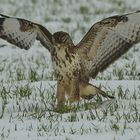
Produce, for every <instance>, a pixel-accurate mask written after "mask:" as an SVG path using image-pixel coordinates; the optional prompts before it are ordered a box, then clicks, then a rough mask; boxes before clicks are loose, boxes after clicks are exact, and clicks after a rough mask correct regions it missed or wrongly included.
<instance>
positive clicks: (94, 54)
mask: <svg viewBox="0 0 140 140" xmlns="http://www.w3.org/2000/svg"><path fill="white" fill-rule="evenodd" d="M0 38H2V39H5V40H7V41H8V42H10V43H12V44H15V45H16V46H18V47H20V48H23V49H29V48H30V47H31V45H32V44H33V43H34V41H35V40H36V39H37V40H39V41H40V42H41V44H42V45H43V46H44V47H45V48H47V49H48V50H49V52H50V54H51V58H52V62H53V66H54V69H55V74H56V79H57V102H58V105H63V104H64V103H65V93H67V94H68V95H69V101H70V103H72V102H73V101H75V100H79V99H80V97H82V98H85V99H90V98H92V97H93V96H94V95H96V94H101V95H102V96H104V97H109V98H113V97H112V96H110V95H108V94H106V93H105V92H103V91H102V90H100V89H99V88H97V87H95V86H93V85H91V84H89V80H90V78H95V77H96V76H97V74H98V73H99V72H102V71H104V70H105V69H106V68H107V67H108V66H109V65H110V64H111V63H113V62H114V61H115V60H117V59H118V58H119V57H120V56H121V55H122V54H124V53H125V52H127V51H128V50H129V49H130V48H131V47H132V46H134V44H136V43H138V42H140V12H139V11H137V12H134V13H130V14H125V15H121V16H119V15H117V16H112V17H109V18H106V19H104V20H102V21H99V22H97V23H96V24H94V25H93V26H92V27H91V28H90V30H89V31H88V32H87V34H86V35H85V36H84V37H83V39H82V40H81V41H80V42H79V44H77V45H76V46H75V45H74V43H73V41H72V40H71V38H70V36H69V34H68V33H65V32H62V31H60V32H56V33H54V34H53V35H52V34H51V33H50V32H49V31H48V30H47V29H46V28H45V27H43V26H42V25H39V24H37V23H33V22H31V21H28V20H25V19H20V18H13V17H8V16H4V15H1V17H0Z"/></svg>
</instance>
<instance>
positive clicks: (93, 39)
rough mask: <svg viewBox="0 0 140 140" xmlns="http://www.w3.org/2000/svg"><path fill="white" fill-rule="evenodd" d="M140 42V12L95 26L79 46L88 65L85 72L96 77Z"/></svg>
mask: <svg viewBox="0 0 140 140" xmlns="http://www.w3.org/2000/svg"><path fill="white" fill-rule="evenodd" d="M138 42H140V11H137V12H135V13H130V14H126V15H121V16H119V15H117V16H113V17H109V18H106V19H104V20H102V21H100V22H98V23H96V24H94V25H93V26H92V27H91V29H90V30H89V31H88V33H87V34H86V35H85V36H84V38H83V39H82V40H81V41H80V43H79V44H78V45H77V53H79V55H80V56H81V59H84V60H85V61H83V62H84V64H83V65H85V63H86V64H87V65H86V67H85V71H88V72H87V73H89V76H92V77H93V78H95V77H96V75H97V74H98V72H102V71H103V70H105V69H106V68H107V67H108V66H109V65H110V64H111V63H113V62H114V61H115V60H117V59H118V58H119V57H120V56H121V55H122V54H124V53H125V52H127V51H128V50H129V49H130V48H131V47H132V46H133V45H134V44H136V43H138Z"/></svg>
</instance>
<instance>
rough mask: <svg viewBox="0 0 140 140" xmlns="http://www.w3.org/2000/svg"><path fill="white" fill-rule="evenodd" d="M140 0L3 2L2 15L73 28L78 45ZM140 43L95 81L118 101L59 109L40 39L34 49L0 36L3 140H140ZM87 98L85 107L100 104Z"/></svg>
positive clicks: (51, 26) (0, 128)
mask: <svg viewBox="0 0 140 140" xmlns="http://www.w3.org/2000/svg"><path fill="white" fill-rule="evenodd" d="M139 5H140V1H139V0H127V1H121V0H118V1H115V0H114V1H113V0H94V1H93V0H76V1H74V0H73V1H72V0H59V1H58V0H44V1H41V0H31V1H29V0H24V1H20V0H1V4H0V13H2V14H8V15H10V16H15V17H22V18H26V19H29V20H32V21H33V22H37V23H40V24H42V25H44V26H45V27H46V28H47V29H48V30H49V31H50V32H52V33H54V32H56V31H59V30H63V31H66V32H69V33H70V35H71V37H72V39H73V40H74V43H75V44H76V43H78V42H79V41H80V40H81V38H82V37H83V36H84V34H85V33H86V32H87V31H88V29H89V28H90V27H91V26H92V25H93V24H94V23H95V22H97V21H99V20H101V19H103V18H105V17H108V16H111V15H115V14H123V13H127V12H132V11H137V10H138V9H139ZM139 46H140V45H139V44H138V45H136V47H135V48H132V49H131V50H130V51H129V52H128V53H127V54H125V55H123V56H122V57H121V58H120V59H119V60H118V61H116V62H115V63H114V64H112V65H111V66H110V67H109V68H108V69H107V70H106V71H105V72H103V73H100V74H99V75H98V76H97V78H96V79H93V80H91V81H90V82H91V83H92V84H94V85H96V86H98V87H101V88H102V90H104V91H106V92H108V94H111V95H114V96H115V99H114V100H107V99H104V98H102V100H103V104H102V105H100V106H99V107H98V108H88V109H85V107H82V108H80V109H79V110H76V111H70V112H67V113H63V114H61V113H57V112H54V111H53V110H52V109H53V108H54V106H55V95H56V81H55V77H54V73H53V69H52V64H51V59H50V54H49V52H48V51H47V50H46V49H45V48H43V47H42V46H41V44H40V43H39V42H35V44H34V45H33V46H32V47H31V48H30V49H29V50H28V51H26V50H22V49H19V48H17V47H15V46H14V45H11V44H9V43H7V42H6V41H3V40H2V39H1V40H0V140H19V139H20V140H25V139H26V140H77V139H80V140H90V139H95V140H139V139H140V81H139V79H140V77H139V73H140V66H139V60H140V54H139V50H140V49H139ZM97 99H98V98H97V97H95V98H94V99H92V100H90V101H84V100H81V102H80V105H81V106H82V105H84V104H85V102H86V103H91V104H92V103H95V102H96V101H97Z"/></svg>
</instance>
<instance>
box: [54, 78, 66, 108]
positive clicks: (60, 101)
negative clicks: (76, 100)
mask: <svg viewBox="0 0 140 140" xmlns="http://www.w3.org/2000/svg"><path fill="white" fill-rule="evenodd" d="M56 97H57V106H58V107H60V106H64V103H65V89H64V86H63V84H62V82H61V81H58V82H57V95H56Z"/></svg>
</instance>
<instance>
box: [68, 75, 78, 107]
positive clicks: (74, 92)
mask: <svg viewBox="0 0 140 140" xmlns="http://www.w3.org/2000/svg"><path fill="white" fill-rule="evenodd" d="M69 96H70V97H69V103H70V105H71V104H72V103H73V102H74V101H79V100H80V93H79V74H78V73H77V74H74V76H73V77H72V79H71V83H70V95H69Z"/></svg>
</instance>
